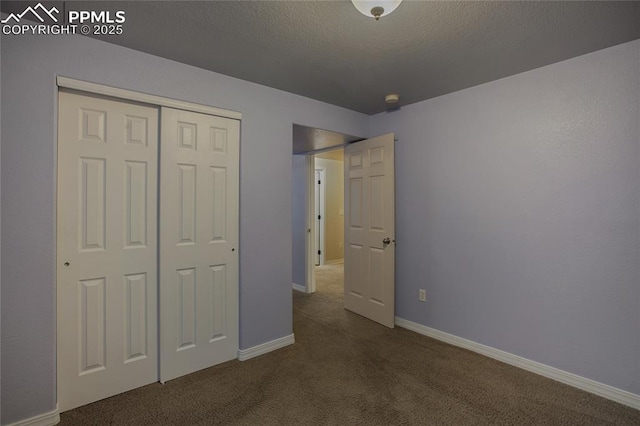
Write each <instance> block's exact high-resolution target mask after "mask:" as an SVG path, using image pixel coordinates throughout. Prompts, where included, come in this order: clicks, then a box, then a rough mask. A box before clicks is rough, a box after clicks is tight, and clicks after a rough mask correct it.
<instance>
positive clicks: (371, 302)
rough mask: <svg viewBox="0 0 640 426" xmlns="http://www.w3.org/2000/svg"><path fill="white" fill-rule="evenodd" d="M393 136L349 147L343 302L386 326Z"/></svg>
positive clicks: (391, 270) (390, 301) (390, 317)
mask: <svg viewBox="0 0 640 426" xmlns="http://www.w3.org/2000/svg"><path fill="white" fill-rule="evenodd" d="M393 148H394V136H393V134H388V135H383V136H378V137H376V138H373V139H367V140H364V141H361V142H355V143H352V144H350V145H347V146H346V147H345V150H344V173H345V176H344V196H345V221H344V226H345V232H344V238H345V244H344V307H345V308H346V309H348V310H350V311H353V312H355V313H357V314H359V315H362V316H364V317H366V318H369V319H371V320H373V321H376V322H379V323H380V324H383V325H386V326H387V327H390V328H393V325H394V315H395V312H394V304H395V195H394V187H395V172H394V149H393Z"/></svg>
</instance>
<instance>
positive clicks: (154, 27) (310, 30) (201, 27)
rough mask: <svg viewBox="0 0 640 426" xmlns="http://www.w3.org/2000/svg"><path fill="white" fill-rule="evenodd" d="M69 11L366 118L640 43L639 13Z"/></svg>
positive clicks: (511, 7) (234, 8) (291, 7)
mask: <svg viewBox="0 0 640 426" xmlns="http://www.w3.org/2000/svg"><path fill="white" fill-rule="evenodd" d="M66 3H67V4H66V7H67V8H71V7H73V8H74V9H80V8H82V7H86V8H87V9H89V10H91V9H94V10H95V9H105V10H124V11H125V12H126V23H125V29H124V34H123V35H119V36H109V37H103V38H104V39H105V40H108V41H109V42H112V43H116V44H119V45H122V46H126V47H130V48H132V49H136V50H140V51H143V52H148V53H151V54H154V55H158V56H162V57H165V58H169V59H173V60H176V61H179V62H184V63H187V64H191V65H194V66H197V67H201V68H205V69H209V70H212V71H216V72H219V73H222V74H227V75H230V76H234V77H237V78H241V79H244V80H249V81H253V82H256V83H260V84H263V85H266V86H270V87H274V88H278V89H282V90H285V91H288V92H292V93H297V94H300V95H304V96H308V97H310V98H314V99H318V100H321V101H325V102H328V103H331V104H335V105H340V106H343V107H345V108H349V109H352V110H356V111H361V112H364V113H367V114H373V113H378V112H381V111H384V110H385V108H386V105H385V103H384V96H385V95H386V94H388V93H398V94H399V95H400V105H407V104H410V103H414V102H418V101H421V100H424V99H429V98H432V97H436V96H440V95H443V94H446V93H450V92H454V91H457V90H460V89H463V88H466V87H471V86H475V85H477V84H481V83H484V82H487V81H491V80H496V79H499V78H502V77H506V76H508V75H513V74H516V73H520V72H523V71H527V70H530V69H534V68H538V67H541V66H544V65H548V64H551V63H554V62H558V61H561V60H564V59H568V58H571V57H575V56H579V55H582V54H585V53H588V52H592V51H595V50H599V49H603V48H606V47H610V46H613V45H616V44H620V43H623V42H627V41H630V40H634V39H637V38H640V2H638V1H632V2H629V1H626V2H613V1H604V2H598V1H588V2H581V1H563V2H549V1H543V2H529V1H527V2H515V1H513V2H511V1H506V2H505V1H498V2H479V1H462V2H460V1H407V0H405V1H404V2H403V3H402V4H401V5H400V6H399V7H398V9H397V10H396V11H395V12H393V13H392V14H391V15H389V16H386V17H383V18H382V19H381V20H380V21H378V22H376V21H375V20H374V19H371V18H367V17H365V16H363V15H362V14H360V13H359V12H358V11H357V10H356V9H355V7H353V5H352V4H351V2H350V1H209V2H201V1H156V2H149V1H138V2H135V1H134V2H131V1H130V2H101V1H97V2H96V1H92V2H73V4H72V6H70V5H69V4H70V3H71V2H66ZM83 3H84V4H85V6H82V5H83ZM212 90H213V89H212Z"/></svg>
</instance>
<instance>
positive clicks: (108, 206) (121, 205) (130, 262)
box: [57, 91, 158, 411]
mask: <svg viewBox="0 0 640 426" xmlns="http://www.w3.org/2000/svg"><path fill="white" fill-rule="evenodd" d="M157 129H158V109H157V108H154V107H149V106H144V105H139V104H134V103H127V102H122V101H119V100H115V99H111V98H103V97H98V96H96V97H93V96H87V95H84V94H78V93H72V92H64V91H60V93H59V125H58V207H57V230H58V231H57V232H58V236H57V240H58V243H57V244H58V247H57V298H58V301H57V307H58V322H57V339H58V344H57V347H58V356H57V362H58V404H59V407H60V410H61V411H65V410H69V409H72V408H75V407H78V406H80V405H84V404H88V403H90V402H93V401H97V400H99V399H102V398H106V397H108V396H112V395H115V394H118V393H121V392H124V391H127V390H130V389H133V388H136V387H139V386H143V385H146V384H149V383H152V382H154V381H157V378H158V356H157V334H158V330H157V284H156V283H157V276H156V275H157V273H156V271H157V252H158V247H157V161H158V152H157V146H158V134H157V133H158V132H157Z"/></svg>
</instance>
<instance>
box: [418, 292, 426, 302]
mask: <svg viewBox="0 0 640 426" xmlns="http://www.w3.org/2000/svg"><path fill="white" fill-rule="evenodd" d="M418 300H419V301H421V302H426V301H427V291H426V290H424V289H420V290H418Z"/></svg>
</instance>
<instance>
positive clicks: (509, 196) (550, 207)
mask: <svg viewBox="0 0 640 426" xmlns="http://www.w3.org/2000/svg"><path fill="white" fill-rule="evenodd" d="M639 103H640V41H635V42H631V43H627V44H623V45H620V46H616V47H613V48H609V49H606V50H602V51H598V52H595V53H592V54H589V55H585V56H581V57H578V58H574V59H571V60H568V61H564V62H561V63H557V64H553V65H550V66H547V67H544V68H540V69H536V70H533V71H530V72H527V73H523V74H519V75H516V76H512V77H508V78H505V79H502V80H498V81H494V82H491V83H488V84H484V85H481V86H477V87H473V88H470V89H466V90H463V91H460V92H456V93H453V94H449V95H446V96H442V97H439V98H435V99H432V100H429V101H425V102H421V103H418V104H414V105H411V106H408V107H404V108H402V109H401V110H400V111H398V112H393V113H388V114H384V113H383V114H379V115H376V116H374V117H372V118H371V127H370V130H371V131H370V134H372V135H378V134H384V133H388V132H394V133H396V135H397V137H398V139H399V141H398V142H397V143H396V188H397V192H396V206H397V210H396V224H397V228H396V229H397V240H398V246H397V269H396V271H397V276H396V277H397V292H396V312H397V315H398V316H400V317H402V318H405V319H408V320H410V321H414V322H417V323H420V324H423V325H426V326H429V327H433V328H435V329H438V330H441V331H444V332H447V333H451V334H454V335H456V336H460V337H464V338H466V339H470V340H473V341H476V342H479V343H482V344H485V345H488V346H492V347H494V348H498V349H502V350H505V351H507V352H511V353H513V354H517V355H520V356H523V357H525V358H529V359H532V360H535V361H538V362H541V363H544V364H547V365H550V366H553V367H557V368H560V369H562V370H566V371H569V372H572V373H576V374H578V375H580V376H584V377H587V378H590V379H593V380H596V381H599V382H602V383H606V384H609V385H612V386H615V387H617V388H620V389H624V390H627V391H631V392H634V393H636V394H640V369H639V368H640V364H639V360H640V316H639V315H640V314H639V313H640V130H639V124H638V123H639V122H640V107H639ZM419 288H424V289H426V291H427V303H421V302H419V301H418V289H419Z"/></svg>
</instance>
